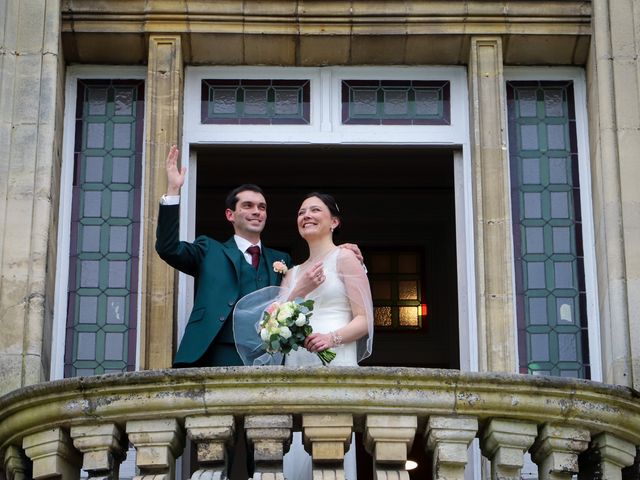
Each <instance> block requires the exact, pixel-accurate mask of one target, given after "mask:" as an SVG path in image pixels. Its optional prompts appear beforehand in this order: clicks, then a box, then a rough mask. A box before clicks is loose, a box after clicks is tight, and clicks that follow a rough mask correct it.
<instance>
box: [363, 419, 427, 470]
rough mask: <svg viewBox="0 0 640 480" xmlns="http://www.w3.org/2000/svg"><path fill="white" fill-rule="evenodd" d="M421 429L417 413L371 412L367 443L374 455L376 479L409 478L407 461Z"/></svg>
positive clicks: (367, 448) (368, 450) (368, 449)
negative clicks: (380, 413)
mask: <svg viewBox="0 0 640 480" xmlns="http://www.w3.org/2000/svg"><path fill="white" fill-rule="evenodd" d="M417 428H418V418H417V417H416V416H412V415H367V418H366V421H365V432H364V434H365V437H364V445H365V448H366V450H367V452H369V453H370V454H371V456H372V457H373V461H374V469H375V478H376V479H378V480H383V479H387V478H389V479H391V478H398V479H403V480H405V479H406V480H408V479H409V473H408V472H407V471H406V470H405V464H406V461H407V454H408V452H409V451H410V450H411V446H412V445H413V439H414V437H415V435H416V430H417Z"/></svg>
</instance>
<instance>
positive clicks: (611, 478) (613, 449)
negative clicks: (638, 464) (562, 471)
mask: <svg viewBox="0 0 640 480" xmlns="http://www.w3.org/2000/svg"><path fill="white" fill-rule="evenodd" d="M635 455H636V447H635V445H634V444H633V443H631V442H627V441H626V440H622V439H621V438H618V437H616V436H614V435H612V434H610V433H601V434H599V435H598V436H596V437H595V438H594V439H593V441H592V442H591V447H590V448H589V450H588V451H587V452H586V458H587V459H588V463H589V464H590V465H589V467H590V468H584V467H583V465H582V462H581V463H580V472H579V473H578V478H579V479H580V480H582V479H585V480H587V479H590V478H606V479H607V480H622V469H623V468H625V467H630V466H631V465H633V462H634V460H635ZM585 470H588V472H587V471H585Z"/></svg>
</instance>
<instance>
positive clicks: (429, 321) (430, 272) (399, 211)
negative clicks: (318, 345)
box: [195, 144, 460, 369]
mask: <svg viewBox="0 0 640 480" xmlns="http://www.w3.org/2000/svg"><path fill="white" fill-rule="evenodd" d="M196 153H197V159H198V161H197V170H198V171H197V184H196V232H195V233H196V235H202V234H205V235H208V236H210V237H212V238H215V239H217V240H221V241H224V240H226V239H228V238H229V237H230V236H231V235H232V233H233V231H232V229H231V226H230V225H229V224H228V222H227V221H226V220H225V217H224V199H225V197H226V195H227V193H228V192H229V190H231V189H232V188H234V187H235V186H237V185H240V184H242V183H256V184H257V185H260V186H261V187H262V188H263V189H264V191H265V194H266V197H267V202H268V205H269V208H268V212H269V213H268V221H267V226H266V228H265V231H264V233H263V237H262V238H263V242H264V243H265V244H266V245H268V246H270V247H272V248H276V249H279V250H284V251H287V252H290V253H291V255H292V257H293V259H294V262H295V263H300V262H302V261H304V259H305V258H306V255H307V250H306V244H305V243H304V241H303V240H302V239H300V237H299V236H298V233H297V230H296V226H295V217H296V212H297V209H298V206H299V204H300V202H301V199H302V197H303V196H304V195H305V194H306V193H308V192H311V191H324V192H327V193H331V194H332V195H333V196H334V197H335V198H336V200H337V202H338V205H339V207H340V210H341V213H342V215H343V226H342V228H341V233H340V235H339V236H337V237H336V238H335V240H336V243H344V242H350V243H356V244H358V246H359V247H360V248H361V250H362V252H363V254H364V257H365V263H366V264H367V268H368V270H369V278H370V281H371V282H372V287H373V286H375V285H377V284H376V283H375V280H376V278H378V279H382V283H385V281H386V280H388V279H389V278H392V279H393V278H396V277H397V275H395V276H394V272H385V271H384V268H383V269H382V270H380V268H379V265H380V263H379V262H378V261H377V259H380V258H382V259H384V258H389V259H391V261H392V262H393V259H394V258H404V257H406V256H407V255H409V256H410V257H411V256H415V258H417V259H418V265H417V272H416V273H415V275H412V276H411V278H413V277H417V279H418V282H417V285H418V290H419V295H420V301H419V306H420V315H419V321H418V322H417V324H415V323H411V324H409V325H403V322H400V321H397V317H398V314H397V313H396V314H395V317H394V318H396V321H395V322H392V324H391V325H389V324H387V325H382V323H384V322H380V323H381V325H380V326H379V327H376V332H375V337H374V352H373V354H372V356H371V357H369V358H368V359H367V360H366V361H365V362H363V365H368V366H407V367H428V368H454V369H457V368H459V367H460V360H459V358H460V355H459V341H458V338H459V336H458V310H457V308H458V302H457V295H458V292H457V266H456V236H455V235H456V234H455V199H454V179H453V153H452V151H451V150H450V149H436V148H428V147H424V146H398V145H390V146H382V145H375V146H361V145H348V146H345V145H281V144H280V145H254V146H252V145H246V144H245V145H215V146H212V145H207V146H198V147H196ZM403 256H404V257H403ZM396 273H397V272H396ZM400 273H401V272H400ZM399 278H401V275H400V277H399ZM397 283H398V282H396V284H397ZM400 283H402V281H400ZM405 283H406V282H405ZM372 290H373V293H374V304H375V305H376V306H378V305H385V308H386V305H387V304H386V303H385V302H386V300H384V299H379V300H376V291H377V290H379V289H378V288H372ZM393 291H394V292H395V293H394V294H398V289H397V288H396V289H395V290H393ZM378 293H379V292H378ZM383 297H384V295H383ZM402 304H403V302H402V301H400V305H402ZM380 308H382V307H380ZM378 310H380V309H378Z"/></svg>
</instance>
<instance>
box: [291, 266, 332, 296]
mask: <svg viewBox="0 0 640 480" xmlns="http://www.w3.org/2000/svg"><path fill="white" fill-rule="evenodd" d="M326 278H327V277H326V276H325V274H324V267H323V264H322V262H318V263H315V264H314V265H312V266H311V267H310V268H309V269H308V270H307V271H306V272H304V274H303V275H301V276H300V279H299V280H298V281H297V282H296V286H295V298H297V297H306V296H307V294H309V293H311V292H313V291H314V290H315V289H316V288H318V287H319V286H320V285H322V283H323V282H324V281H325V279H326Z"/></svg>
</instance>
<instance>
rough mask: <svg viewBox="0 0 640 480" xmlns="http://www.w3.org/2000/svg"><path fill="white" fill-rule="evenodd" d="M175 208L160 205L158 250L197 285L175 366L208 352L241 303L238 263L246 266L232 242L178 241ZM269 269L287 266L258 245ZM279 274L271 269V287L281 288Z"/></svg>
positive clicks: (203, 238)
mask: <svg viewBox="0 0 640 480" xmlns="http://www.w3.org/2000/svg"><path fill="white" fill-rule="evenodd" d="M179 210H180V206H179V205H161V206H160V214H159V217H158V229H157V231H156V251H157V252H158V254H159V255H160V257H161V258H162V259H163V260H164V261H165V262H167V263H168V264H169V265H171V266H172V267H174V268H176V269H178V270H180V271H181V272H184V273H186V274H188V275H192V276H193V277H194V278H195V279H196V282H197V286H198V287H197V293H196V297H195V301H194V304H193V311H192V312H191V315H190V316H189V322H188V323H187V326H186V329H185V331H184V336H183V337H182V341H181V342H180V346H179V348H178V351H177V353H176V356H175V358H174V360H173V363H174V366H175V365H179V366H189V365H190V364H193V363H195V362H197V361H198V359H199V358H200V357H201V356H202V355H203V354H204V353H205V352H206V351H207V349H208V348H209V346H210V345H211V343H212V342H214V341H215V339H216V336H217V335H218V333H219V332H220V329H221V328H222V326H223V324H224V322H225V321H231V318H230V314H231V312H232V310H233V307H234V306H235V304H236V302H237V301H238V300H239V296H240V287H239V277H240V271H241V265H242V264H241V263H240V262H246V260H245V257H244V254H243V253H242V252H241V251H240V250H239V249H238V246H237V245H236V242H235V240H234V239H233V237H232V238H230V239H229V240H228V241H226V242H225V243H220V242H218V241H216V240H214V239H212V238H209V237H207V236H204V235H203V236H200V237H198V238H196V240H195V241H194V242H193V243H190V242H183V241H180V240H179V235H178V231H179ZM262 255H263V256H264V258H265V260H266V262H267V265H268V266H271V265H272V264H273V262H275V261H277V260H284V262H285V263H286V264H287V265H289V266H291V257H289V255H288V254H286V253H284V252H279V251H277V250H273V249H270V248H266V247H264V246H263V247H262ZM281 277H282V275H280V274H278V273H275V272H274V271H273V269H272V268H269V285H279V284H280V281H281V280H282V278H281Z"/></svg>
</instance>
